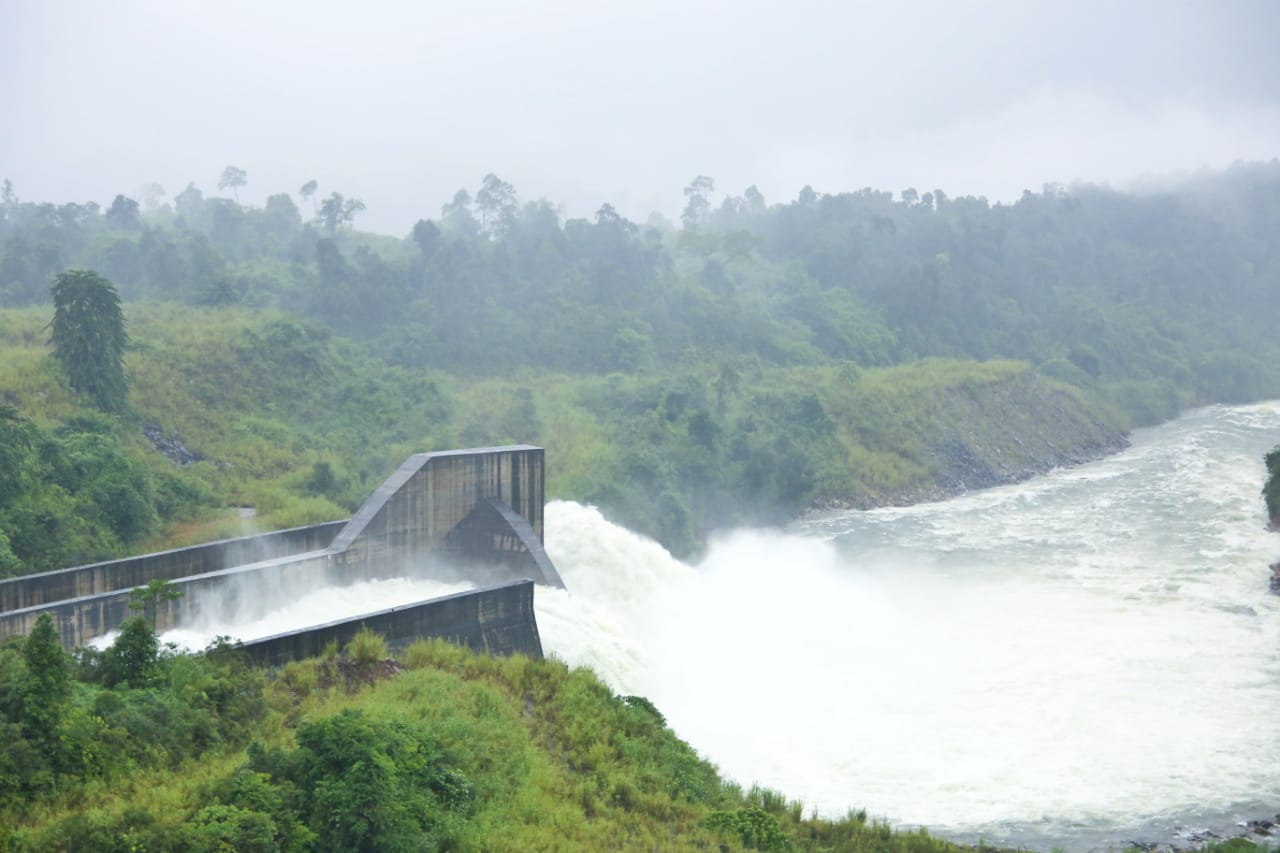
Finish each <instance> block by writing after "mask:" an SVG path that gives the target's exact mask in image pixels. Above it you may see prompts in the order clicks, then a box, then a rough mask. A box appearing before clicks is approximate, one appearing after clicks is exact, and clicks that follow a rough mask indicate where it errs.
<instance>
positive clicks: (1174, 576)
mask: <svg viewBox="0 0 1280 853" xmlns="http://www.w3.org/2000/svg"><path fill="white" fill-rule="evenodd" d="M1277 442H1280V403H1268V404H1261V405H1254V406H1245V407H1210V408H1206V409H1200V410H1197V411H1194V412H1191V413H1189V414H1187V415H1186V416H1184V417H1182V418H1180V419H1178V420H1176V421H1174V422H1171V423H1169V424H1166V425H1163V426H1161V427H1157V428H1154V429H1149V430H1141V431H1139V432H1137V433H1136V434H1135V435H1134V437H1133V444H1132V446H1131V447H1130V448H1129V449H1128V450H1125V451H1123V452H1121V453H1119V454H1117V455H1115V456H1112V457H1109V458H1107V459H1104V460H1101V461H1099V462H1095V463H1091V464H1088V465H1084V466H1080V467H1077V468H1072V469H1069V470H1061V471H1056V472H1053V473H1051V474H1049V475H1047V476H1044V477H1039V478H1037V479H1034V480H1031V481H1028V482H1026V483H1023V484H1020V485H1015V486H1008V487H1002V488H996V489H990V490H985V491H982V492H975V493H972V494H969V495H966V496H963V497H960V498H956V499H953V500H948V501H945V502H940V503H932V504H922V505H918V506H913V507H908V508H893V509H881V510H874V511H870V512H837V513H829V514H823V515H819V516H814V517H811V518H806V519H804V520H802V521H799V522H797V523H795V524H793V525H791V526H790V527H788V528H787V529H785V530H777V531H766V530H743V531H736V532H732V533H729V534H726V535H724V536H722V537H719V538H718V539H716V540H715V541H714V542H713V544H712V546H711V547H710V549H709V551H708V554H707V557H706V558H705V559H704V560H703V561H702V562H701V563H700V564H698V565H696V566H687V565H684V564H682V563H680V562H678V561H676V560H674V559H672V558H671V557H670V556H669V555H668V554H667V553H666V552H665V551H663V550H662V549H661V548H660V547H659V546H657V545H656V544H654V543H653V542H650V541H648V540H646V539H643V538H641V537H639V536H636V535H634V534H632V533H630V532H628V531H626V530H624V529H622V528H620V527H617V526H615V525H612V524H610V523H609V522H607V521H606V520H605V519H604V518H603V517H602V516H601V515H600V513H599V512H598V511H596V510H595V509H593V508H591V507H585V506H581V505H578V504H573V503H565V502H555V503H552V504H550V505H549V506H548V507H547V513H546V545H547V551H548V552H549V554H550V556H551V558H552V560H553V561H554V562H555V563H556V565H557V567H558V568H559V570H560V573H561V575H562V576H563V577H564V580H565V583H566V585H567V586H568V588H569V590H570V591H568V592H564V591H560V590H549V589H543V588H539V589H538V591H537V594H536V598H537V610H538V620H539V628H540V631H541V634H542V639H543V645H544V647H545V648H546V650H547V651H548V653H550V654H555V655H557V656H559V657H561V658H563V659H564V660H566V661H567V662H569V663H572V664H583V665H589V666H591V667H592V668H594V669H595V670H596V671H597V672H598V673H599V674H600V675H601V676H602V677H603V678H604V679H605V680H606V681H608V682H609V683H610V684H611V685H612V686H613V687H614V689H616V690H617V691H619V692H621V693H638V694H642V695H645V696H647V697H649V698H650V699H651V700H653V702H654V703H655V704H656V705H657V706H658V707H659V708H660V709H661V710H662V711H663V713H664V714H665V715H666V716H667V718H668V721H669V722H670V724H671V726H672V727H673V728H674V729H675V731H676V732H677V733H678V734H679V735H681V736H682V737H684V738H685V739H686V740H688V741H689V742H690V743H691V744H692V745H693V746H694V747H695V748H696V749H697V750H698V751H699V752H700V753H701V754H703V755H704V756H706V757H708V758H709V759H710V760H712V761H713V762H715V763H716V764H717V765H718V766H719V767H720V768H721V770H722V771H723V772H724V773H725V774H727V775H728V776H729V777H730V778H733V779H735V780H736V781H738V782H739V783H741V784H743V785H750V784H752V783H759V784H762V785H766V786H769V787H772V788H776V789H778V790H780V791H782V792H784V793H785V794H786V795H787V796H788V797H791V798H797V799H801V800H803V801H804V802H805V803H806V804H808V805H809V806H810V807H813V808H816V809H818V810H819V811H820V812H822V813H825V814H829V815H841V814H843V813H844V812H845V811H846V810H848V809H851V808H853V809H859V808H865V809H866V810H867V811H868V812H869V813H870V814H872V815H876V816H882V817H887V818H889V819H891V820H892V821H894V822H895V823H898V824H905V825H922V826H927V827H929V828H930V829H931V831H934V832H937V833H938V834H941V835H944V836H946V837H951V838H955V839H958V840H976V839H978V838H982V839H985V840H986V841H988V842H992V843H1000V844H1016V845H1025V846H1029V847H1033V848H1037V849H1046V850H1047V849H1049V848H1052V847H1063V848H1065V849H1067V850H1079V849H1090V848H1095V847H1104V846H1108V845H1117V844H1123V843H1124V842H1126V841H1129V840H1131V839H1140V840H1152V841H1160V840H1171V839H1174V838H1176V837H1178V836H1179V834H1180V833H1182V832H1185V831H1187V830H1191V829H1197V828H1201V827H1212V828H1217V829H1221V828H1222V827H1228V828H1229V827H1231V826H1232V825H1233V824H1235V823H1236V822H1237V821H1240V820H1243V819H1246V818H1258V817H1264V816H1269V815H1271V814H1274V813H1275V812H1276V811H1278V810H1280V713H1278V712H1277V709H1278V708H1280V597H1276V596H1271V595H1269V594H1268V593H1267V575H1268V572H1267V564H1268V563H1269V562H1272V561H1274V560H1275V559H1276V558H1277V556H1280V536H1278V535H1276V534H1269V533H1267V532H1266V531H1265V517H1264V513H1263V508H1262V502H1261V498H1260V495H1259V490H1260V487H1261V484H1262V480H1263V476H1264V468H1263V463H1262V455H1263V454H1264V453H1265V452H1266V451H1267V450H1268V449H1270V448H1271V447H1272V446H1274V445H1275V444H1276V443H1277Z"/></svg>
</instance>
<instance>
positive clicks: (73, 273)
mask: <svg viewBox="0 0 1280 853" xmlns="http://www.w3.org/2000/svg"><path fill="white" fill-rule="evenodd" d="M51 292H52V295H53V322H52V323H51V324H50V330H51V334H50V342H51V343H52V344H53V357H54V359H56V360H57V362H58V363H59V364H60V365H61V366H62V370H63V372H64V373H66V376H67V381H68V382H70V383H71V387H72V388H74V389H75V390H76V391H78V392H80V393H82V394H85V395H87V396H88V397H89V398H90V399H92V400H93V402H94V404H95V405H97V407H98V408H99V409H101V410H102V411H104V412H116V411H120V410H121V409H123V408H124V404H125V397H126V395H127V394H128V390H129V386H128V383H127V382H126V381H125V377H124V349H125V345H126V344H127V343H128V335H127V334H126V333H125V327H124V312H123V310H121V308H120V295H119V294H118V293H117V292H116V288H115V285H113V284H112V283H111V282H110V281H108V280H107V279H105V278H103V277H102V276H100V275H98V274H97V273H96V272H93V271H92V270H68V271H67V272H64V273H62V274H60V275H59V276H58V277H57V278H56V279H54V282H53V287H52V288H51Z"/></svg>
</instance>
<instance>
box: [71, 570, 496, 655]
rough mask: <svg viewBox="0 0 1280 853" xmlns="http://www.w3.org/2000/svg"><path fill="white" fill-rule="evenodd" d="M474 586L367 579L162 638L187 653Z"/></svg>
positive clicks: (109, 639)
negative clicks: (226, 639)
mask: <svg viewBox="0 0 1280 853" xmlns="http://www.w3.org/2000/svg"><path fill="white" fill-rule="evenodd" d="M473 587H474V584H471V583H465V582H463V583H444V582H442V581H437V580H426V579H422V578H391V579H389V580H374V581H365V582H363V583H358V584H353V585H351V586H345V587H328V588H325V589H318V590H316V591H315V592H312V593H310V594H308V595H304V596H302V597H301V598H298V599H294V600H293V601H288V602H283V603H281V604H280V605H279V606H278V607H274V608H272V609H271V610H270V611H269V612H267V613H266V614H265V615H263V616H259V617H256V618H250V619H235V618H227V617H226V616H225V615H222V614H220V615H219V617H218V618H207V619H203V620H201V621H199V622H196V623H194V624H191V625H186V626H184V627H182V628H175V629H173V630H171V631H165V632H164V633H163V634H162V635H161V636H160V640H161V642H163V643H172V644H173V645H175V646H176V647H177V648H179V649H182V650H185V651H200V650H201V649H204V648H207V647H208V646H209V644H210V643H212V642H213V641H214V640H215V639H216V638H217V637H219V636H227V637H230V638H232V639H233V640H244V641H247V640H259V639H262V638H263V637H271V636H274V635H276V634H283V633H285V632H287V631H300V630H302V629H303V628H308V627H310V626H312V625H317V624H323V623H325V622H336V621H338V620H340V619H351V618H354V617H356V616H360V615H362V614H365V613H373V612H375V611H378V610H385V609H387V608H388V607H400V606H402V605H405V604H414V603H416V602H419V601H426V600H427V599H429V598H439V597H440V596H443V595H452V594H453V593H455V592H464V591H465V590H468V589H472V588H473ZM118 635H119V632H118V631H112V632H111V633H109V634H104V635H102V636H100V637H95V638H94V639H93V640H91V641H90V645H91V646H94V647H95V648H100V649H101V648H106V647H107V646H109V645H111V644H112V643H113V642H115V639H116V637H117V636H118Z"/></svg>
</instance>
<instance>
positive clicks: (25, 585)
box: [0, 445, 563, 662]
mask: <svg viewBox="0 0 1280 853" xmlns="http://www.w3.org/2000/svg"><path fill="white" fill-rule="evenodd" d="M543 464H544V451H543V449H542V448H540V447H531V446H528V445H517V446H510V447H493V448H481V449H475V450H453V451H444V452H437V453H419V454H415V455H413V456H411V457H409V459H407V460H405V462H404V463H403V464H402V465H401V466H400V467H399V468H398V469H397V470H396V471H395V473H393V474H392V475H391V477H389V478H388V479H387V481H386V482H385V483H383V485H382V486H381V487H379V488H378V490H377V491H375V492H374V494H373V495H372V496H371V497H370V498H369V500H367V501H366V502H365V503H364V505H363V506H362V507H361V508H360V510H359V511H358V512H357V513H356V515H355V516H354V517H352V518H351V519H350V520H349V521H347V522H345V523H344V522H332V523H329V524H322V525H314V526H312V527H305V528H298V529H296V530H290V531H280V532H278V533H271V534H265V535H264V536H260V537H245V538H244V539H236V540H227V541H225V542H217V543H211V544H209V545H202V546H196V547H195V548H187V549H178V550H175V551H166V552H161V553H159V554H149V555H145V556H142V557H134V558H129V559H125V560H116V561H112V562H109V563H98V564H94V565H92V566H81V567H76V568H71V569H64V570H62V571H57V572H46V573H43V574H40V575H30V576H26V577H22V578H14V579H11V580H7V581H2V582H0V638H4V637H6V636H14V635H20V634H26V633H29V632H30V630H31V628H32V627H33V626H34V625H35V621H36V619H38V618H39V616H40V614H42V613H49V614H50V615H52V616H53V618H54V622H55V624H56V626H57V628H58V631H59V633H60V635H61V637H62V639H63V642H64V643H65V644H66V645H67V646H69V647H74V646H80V645H84V644H86V643H87V642H88V641H89V640H91V639H92V638H94V637H97V636H101V635H102V634H105V633H108V632H109V631H112V630H115V629H116V628H118V627H119V625H120V623H121V622H123V621H124V620H125V619H126V618H128V617H129V616H130V615H132V611H130V610H129V607H128V605H129V598H130V593H131V591H132V590H133V589H134V588H136V587H138V586H143V585H145V584H147V583H148V582H149V581H151V580H153V579H161V580H166V581H169V582H170V583H171V584H172V585H173V587H174V588H175V589H177V590H179V591H180V592H181V593H182V595H181V596H180V597H178V598H175V599H171V600H167V601H161V602H157V604H156V610H155V620H156V627H157V629H158V630H160V631H165V630H168V629H171V628H176V627H181V626H183V625H190V624H193V623H194V622H196V621H197V620H206V621H213V622H215V623H225V622H226V621H230V620H231V619H232V618H233V617H234V619H235V621H240V622H244V621H248V620H251V619H254V618H259V617H261V616H263V615H265V612H266V610H267V609H268V608H269V607H270V603H271V602H277V601H288V600H296V599H298V598H300V597H302V596H303V595H305V594H306V593H309V592H313V591H315V590H317V589H321V588H324V587H332V586H346V585H350V584H353V583H357V582H360V581H367V580H383V579H389V578H394V577H402V576H405V575H406V573H412V572H415V571H419V572H420V571H421V570H422V567H423V566H424V565H429V566H436V567H444V569H443V570H447V571H450V572H452V573H453V575H452V576H453V578H454V579H458V578H465V579H467V580H469V581H471V582H475V583H478V584H484V585H485V588H482V589H477V590H473V591H470V592H465V593H460V594H458V595H454V596H448V597H446V598H442V599H437V600H432V601H426V602H419V603H417V604H414V605H409V606H405V607H399V608H394V609H393V610H389V611H380V612H378V613H374V614H364V615H362V616H359V617H356V618H355V619H351V620H345V621H344V622H342V623H328V624H324V625H321V626H316V627H313V628H308V629H306V630H303V631H296V632H291V633H289V634H285V635H281V636H279V637H273V638H269V641H268V640H267V639H263V640H259V641H256V643H257V644H258V645H256V646H255V643H246V647H247V648H250V649H251V654H252V656H253V657H254V658H255V659H259V660H262V661H263V662H268V661H272V662H273V661H277V660H282V659H283V657H282V656H288V655H289V654H313V653H315V652H317V651H319V650H320V649H322V648H323V646H324V644H325V643H327V642H328V641H329V640H330V639H339V638H342V637H347V633H348V632H349V633H354V631H355V630H357V629H358V627H359V625H360V624H369V626H370V627H371V628H373V627H374V625H375V624H376V625H380V626H382V627H381V628H375V630H380V631H381V632H383V633H387V634H388V637H389V639H390V640H391V641H392V642H393V644H394V643H397V642H402V641H408V640H411V639H413V638H415V637H419V636H421V637H447V638H449V639H452V640H454V641H457V642H461V643H463V644H465V645H468V646H470V647H472V648H474V649H476V650H477V651H484V652H492V653H500V654H510V653H514V652H520V653H523V654H528V655H531V656H535V657H539V656H541V654H542V646H541V640H540V639H539V637H538V629H537V623H536V622H535V620H534V616H533V604H532V602H533V583H534V582H536V583H541V584H545V585H552V586H559V587H563V583H562V581H561V580H560V576H559V574H558V573H557V572H556V570H555V567H554V566H553V565H552V564H551V561H550V560H549V559H548V558H547V556H546V552H545V551H544V550H543V547H542V541H543V529H542V518H543V505H544V502H545V492H544V485H543ZM343 626H346V627H343ZM351 626H354V627H351ZM343 641H344V642H345V640H343ZM261 644H265V645H261ZM254 648H256V649H257V650H256V651H254V650H253V649H254Z"/></svg>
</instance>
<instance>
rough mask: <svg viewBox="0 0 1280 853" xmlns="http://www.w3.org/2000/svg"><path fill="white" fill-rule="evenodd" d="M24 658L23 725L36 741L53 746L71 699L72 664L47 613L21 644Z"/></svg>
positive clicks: (41, 616) (38, 620) (43, 614)
mask: <svg viewBox="0 0 1280 853" xmlns="http://www.w3.org/2000/svg"><path fill="white" fill-rule="evenodd" d="M22 657H23V660H24V662H25V663H26V665H27V667H26V670H27V672H26V679H25V683H24V684H23V685H22V716H23V722H25V723H26V726H27V731H28V733H29V734H30V735H32V736H33V737H34V738H35V739H36V740H38V741H39V742H41V743H43V744H46V745H52V744H53V743H54V742H55V740H56V738H55V732H56V729H57V727H58V723H59V722H61V720H62V716H63V712H64V711H65V709H66V705H67V700H68V699H69V698H70V697H71V661H70V659H69V658H68V657H67V653H66V652H65V651H63V649H62V642H61V640H60V639H59V638H58V632H57V630H56V629H55V628H54V627H53V619H52V618H51V617H50V616H49V614H48V613H42V614H41V615H40V618H39V619H37V620H36V625H35V627H34V628H32V629H31V633H30V634H29V635H28V636H27V639H26V641H25V642H24V643H23V644H22Z"/></svg>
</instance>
